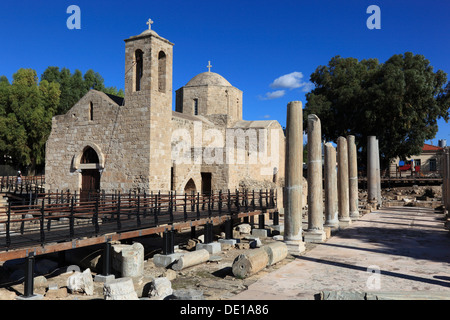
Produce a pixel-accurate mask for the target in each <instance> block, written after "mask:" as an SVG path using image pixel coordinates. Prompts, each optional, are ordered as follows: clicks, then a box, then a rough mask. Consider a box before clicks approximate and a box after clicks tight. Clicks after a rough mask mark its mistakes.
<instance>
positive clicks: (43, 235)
mask: <svg viewBox="0 0 450 320" xmlns="http://www.w3.org/2000/svg"><path fill="white" fill-rule="evenodd" d="M44 215H45V203H44V201H42V206H41V219H40V220H41V223H40V240H41V245H44V243H45V233H44Z"/></svg>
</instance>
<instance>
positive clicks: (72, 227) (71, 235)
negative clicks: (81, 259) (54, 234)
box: [69, 197, 74, 239]
mask: <svg viewBox="0 0 450 320" xmlns="http://www.w3.org/2000/svg"><path fill="white" fill-rule="evenodd" d="M73 202H74V197H72V199H71V200H70V217H69V235H70V239H73V236H74V217H73V210H74V208H73Z"/></svg>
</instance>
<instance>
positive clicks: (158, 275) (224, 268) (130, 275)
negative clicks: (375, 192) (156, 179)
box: [0, 186, 442, 300]
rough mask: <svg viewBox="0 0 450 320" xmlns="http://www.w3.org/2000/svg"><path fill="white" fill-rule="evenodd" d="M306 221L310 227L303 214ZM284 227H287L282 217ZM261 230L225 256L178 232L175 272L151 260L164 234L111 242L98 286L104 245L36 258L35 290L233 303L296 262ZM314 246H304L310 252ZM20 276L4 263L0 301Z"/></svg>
mask: <svg viewBox="0 0 450 320" xmlns="http://www.w3.org/2000/svg"><path fill="white" fill-rule="evenodd" d="M359 196H360V208H361V209H362V211H364V210H363V209H364V207H365V199H367V192H366V191H360V193H359ZM441 196H442V190H441V187H440V186H414V187H397V188H390V189H383V191H382V198H383V201H384V205H386V206H409V205H413V206H430V207H434V208H437V207H439V206H440V205H441ZM303 218H304V220H303V223H304V226H305V222H306V220H305V219H307V212H306V210H304V212H303ZM280 223H281V224H282V223H283V222H282V217H281V219H280ZM256 225H257V224H256ZM256 225H254V226H253V228H252V226H251V224H249V223H241V224H239V225H237V226H236V227H235V228H234V229H233V238H235V239H236V243H235V244H230V243H226V242H223V243H221V244H220V245H221V251H220V252H219V253H215V254H214V255H211V254H209V253H208V254H206V253H205V254H204V255H202V254H201V253H198V252H196V246H197V244H199V243H202V242H203V239H202V238H203V236H199V237H197V238H196V239H190V233H189V232H188V231H186V232H185V233H177V234H176V238H177V239H176V243H177V244H178V245H177V246H176V248H175V253H177V254H179V256H180V257H182V256H183V255H184V254H186V259H188V257H191V258H189V259H192V260H191V261H189V260H186V259H185V260H186V261H182V262H180V261H179V260H177V263H178V264H177V266H178V267H174V268H172V267H167V268H166V267H161V266H157V265H155V263H154V261H153V260H154V259H153V257H154V256H155V255H156V254H159V253H160V251H161V249H160V247H161V239H160V238H159V237H156V236H155V237H144V238H140V239H139V242H134V243H133V244H129V243H114V244H113V247H114V250H113V251H114V254H113V263H112V265H113V270H112V271H113V273H114V275H115V277H116V279H114V280H109V281H107V282H105V283H103V282H97V281H94V279H95V275H98V274H101V273H102V259H101V256H102V252H103V249H102V247H101V246H99V247H92V248H89V249H84V250H70V251H69V252H66V254H65V258H66V263H67V266H65V267H58V259H60V257H59V256H58V255H57V254H49V255H46V256H42V257H36V266H35V278H34V292H35V294H37V295H42V296H43V299H44V300H74V299H76V300H93V299H101V300H104V299H107V300H124V299H133V300H136V299H149V300H162V299H206V300H223V299H230V298H232V297H233V296H234V295H235V294H237V293H239V292H241V291H243V290H245V289H246V288H247V287H248V286H249V285H250V284H251V283H253V282H255V281H257V279H259V278H260V277H262V276H264V275H265V274H267V273H268V272H271V271H273V270H275V269H278V268H280V267H281V266H283V265H285V264H287V263H289V262H290V261H292V260H293V259H294V257H293V256H291V255H290V254H289V253H288V252H287V250H286V251H284V250H282V249H281V250H279V252H278V254H277V255H274V253H273V249H274V248H278V247H280V248H281V247H282V245H278V244H280V243H282V242H280V241H282V239H283V236H282V234H281V235H280V234H279V232H275V230H273V229H271V227H268V226H266V227H267V229H268V231H269V234H270V236H269V237H267V238H260V237H256V236H254V235H252V229H254V228H255V227H256ZM215 228H216V229H217V230H215V232H214V234H215V235H216V236H215V240H219V239H224V238H225V234H224V232H222V230H220V227H218V226H217V227H215ZM271 231H273V232H271ZM283 244H284V243H283ZM316 245H317V244H313V243H306V250H307V251H308V250H310V249H311V248H314V247H315V246H316ZM277 246H278V247H277ZM277 250H278V249H277ZM203 251H206V250H203ZM258 252H259V253H260V255H261V256H264V258H263V259H261V261H262V262H261V261H260V263H259V264H258V268H256V269H258V270H257V271H256V272H253V271H252V272H248V274H246V275H245V276H236V275H235V274H234V272H233V263H234V262H235V261H237V260H239V259H243V257H245V256H246V255H247V256H246V257H247V260H248V257H249V255H248V254H249V253H251V255H254V254H255V253H258ZM191 253H192V254H191ZM188 254H189V255H188ZM197 255H198V257H197ZM265 257H268V259H266V258H265ZM263 260H264V261H263ZM141 261H142V263H141ZM175 265H176V264H172V266H175ZM133 266H134V267H135V268H132V267H133ZM23 279H24V259H17V260H13V261H7V262H4V263H1V262H0V300H13V299H16V298H18V297H20V296H21V295H22V293H23V292H24V283H23ZM186 297H187V298H186Z"/></svg>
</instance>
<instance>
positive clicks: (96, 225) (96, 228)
mask: <svg viewBox="0 0 450 320" xmlns="http://www.w3.org/2000/svg"><path fill="white" fill-rule="evenodd" d="M92 223H93V224H94V229H95V234H98V232H99V226H98V197H96V198H95V207H94V214H93V216H92Z"/></svg>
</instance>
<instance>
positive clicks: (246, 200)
mask: <svg viewBox="0 0 450 320" xmlns="http://www.w3.org/2000/svg"><path fill="white" fill-rule="evenodd" d="M244 197H245V200H244V203H245V211H248V190H247V189H245V195H244Z"/></svg>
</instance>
